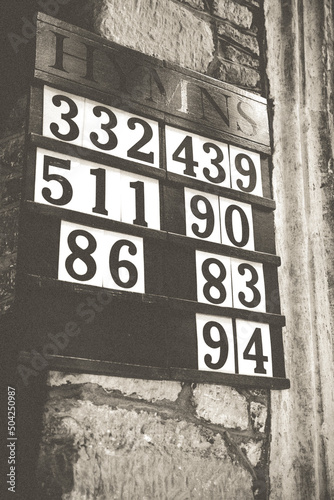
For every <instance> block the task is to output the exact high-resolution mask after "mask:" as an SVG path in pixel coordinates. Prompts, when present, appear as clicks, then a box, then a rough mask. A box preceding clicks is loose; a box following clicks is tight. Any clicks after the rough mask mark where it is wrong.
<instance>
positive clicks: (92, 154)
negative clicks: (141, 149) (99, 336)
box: [30, 134, 166, 179]
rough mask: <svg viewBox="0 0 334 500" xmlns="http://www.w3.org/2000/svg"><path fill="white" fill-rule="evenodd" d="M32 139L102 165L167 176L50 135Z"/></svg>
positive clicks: (50, 148)
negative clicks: (58, 139) (52, 137)
mask: <svg viewBox="0 0 334 500" xmlns="http://www.w3.org/2000/svg"><path fill="white" fill-rule="evenodd" d="M30 141H31V144H32V145H33V146H36V147H40V148H44V149H48V150H49V151H53V152H55V153H62V154H65V155H66V154H68V155H69V156H72V157H75V158H80V159H82V160H86V161H92V162H94V163H100V164H101V165H106V166H109V167H114V168H119V169H120V170H124V171H127V172H132V173H137V174H139V175H145V176H148V177H152V178H153V179H164V178H165V177H166V172H165V170H163V169H160V168H155V167H149V166H148V165H144V164H141V163H136V162H132V161H128V160H124V159H123V158H118V157H116V156H112V155H108V154H105V153H100V152H99V151H93V150H90V149H87V148H83V147H81V146H75V145H73V144H68V143H66V142H63V141H57V140H55V139H51V138H49V137H43V136H41V135H37V134H31V135H30Z"/></svg>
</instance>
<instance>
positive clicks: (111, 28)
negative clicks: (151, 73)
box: [94, 0, 214, 72]
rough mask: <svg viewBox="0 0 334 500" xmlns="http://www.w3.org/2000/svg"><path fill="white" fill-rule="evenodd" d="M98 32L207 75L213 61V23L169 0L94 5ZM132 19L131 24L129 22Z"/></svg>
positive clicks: (109, 1) (118, 0)
mask: <svg viewBox="0 0 334 500" xmlns="http://www.w3.org/2000/svg"><path fill="white" fill-rule="evenodd" d="M94 5H95V10H94V12H95V14H94V16H95V22H94V25H95V31H96V32H97V33H98V34H100V35H102V36H104V37H105V38H107V39H108V40H112V41H114V42H117V43H120V44H122V45H126V46H127V47H130V48H133V49H136V50H139V51H141V52H143V53H145V54H148V55H151V56H155V57H157V58H160V59H165V60H167V61H170V62H174V63H176V64H179V65H181V66H184V67H186V68H190V69H193V70H196V71H200V72H206V69H207V67H208V64H209V63H210V61H211V60H212V58H213V52H214V42H213V35H212V31H211V27H210V23H209V22H208V21H206V20H204V19H201V18H198V17H196V16H195V15H194V14H193V13H192V12H191V11H190V10H189V9H185V8H184V7H183V6H182V5H178V4H176V3H174V2H171V1H170V0H142V1H140V2H138V0H128V1H127V2H126V4H125V3H124V0H113V1H112V0H103V1H100V0H99V1H97V0H95V2H94ZM129 20H131V22H129Z"/></svg>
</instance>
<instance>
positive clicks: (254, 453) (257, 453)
mask: <svg viewBox="0 0 334 500" xmlns="http://www.w3.org/2000/svg"><path fill="white" fill-rule="evenodd" d="M262 446H263V442H262V441H254V440H253V439H250V440H249V441H247V442H245V443H244V442H243V443H241V445H240V448H241V451H243V452H244V454H245V455H246V457H247V458H248V460H249V461H250V463H251V464H252V465H253V467H256V466H257V464H258V463H259V461H260V458H261V452H262Z"/></svg>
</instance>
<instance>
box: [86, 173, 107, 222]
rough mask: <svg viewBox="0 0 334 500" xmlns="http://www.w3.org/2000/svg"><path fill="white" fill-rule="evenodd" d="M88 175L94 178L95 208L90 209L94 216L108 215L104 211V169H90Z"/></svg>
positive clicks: (105, 210)
mask: <svg viewBox="0 0 334 500" xmlns="http://www.w3.org/2000/svg"><path fill="white" fill-rule="evenodd" d="M90 174H91V175H93V176H94V177H96V185H95V188H96V189H95V207H93V208H92V211H93V212H94V213H95V214H101V215H108V210H107V209H106V171H105V169H104V168H92V169H91V170H90Z"/></svg>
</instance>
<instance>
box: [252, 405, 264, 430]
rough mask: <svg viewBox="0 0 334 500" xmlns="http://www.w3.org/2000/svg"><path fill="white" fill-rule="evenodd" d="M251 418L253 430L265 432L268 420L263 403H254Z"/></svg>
mask: <svg viewBox="0 0 334 500" xmlns="http://www.w3.org/2000/svg"><path fill="white" fill-rule="evenodd" d="M250 417H251V422H252V426H253V429H254V430H255V431H259V432H264V430H265V425H266V420H267V408H266V407H265V406H264V405H263V404H261V403H255V402H254V401H252V402H251V404H250Z"/></svg>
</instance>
